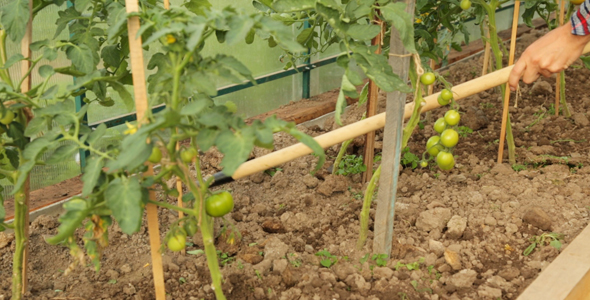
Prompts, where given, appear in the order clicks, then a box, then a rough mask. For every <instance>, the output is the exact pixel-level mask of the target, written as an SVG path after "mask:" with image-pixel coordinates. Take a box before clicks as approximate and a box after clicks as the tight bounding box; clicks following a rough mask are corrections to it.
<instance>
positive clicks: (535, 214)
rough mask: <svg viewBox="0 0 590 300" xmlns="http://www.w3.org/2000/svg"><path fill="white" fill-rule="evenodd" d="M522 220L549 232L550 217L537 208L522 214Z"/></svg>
mask: <svg viewBox="0 0 590 300" xmlns="http://www.w3.org/2000/svg"><path fill="white" fill-rule="evenodd" d="M522 220H523V221H525V222H526V223H529V224H531V225H533V226H535V227H537V228H539V229H542V230H551V226H552V221H551V217H549V215H548V214H547V213H546V212H545V211H543V210H542V209H541V208H539V207H533V208H531V209H530V210H528V211H527V212H526V213H525V214H524V217H523V218H522Z"/></svg>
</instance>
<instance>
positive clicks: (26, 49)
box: [15, 0, 33, 294]
mask: <svg viewBox="0 0 590 300" xmlns="http://www.w3.org/2000/svg"><path fill="white" fill-rule="evenodd" d="M32 42H33V0H29V22H27V28H26V29H25V36H24V37H23V39H22V41H21V54H22V55H23V56H24V57H25V58H32V51H31V47H30V46H31V43H32ZM30 67H31V61H30V60H27V59H24V60H22V61H21V74H23V75H24V74H27V72H28V71H29V68H30ZM20 88H21V92H23V93H26V92H28V91H29V90H30V89H31V75H29V76H27V79H25V80H23V83H22V85H21V87H20ZM25 122H26V123H28V122H29V117H25ZM26 125H27V124H25V126H26ZM30 188H31V176H30V175H27V179H26V181H25V184H24V186H23V191H24V194H25V195H24V196H25V197H24V198H25V201H24V203H23V204H24V210H25V212H24V222H23V223H24V228H23V229H24V230H23V233H24V241H25V244H24V250H23V264H22V293H23V294H24V293H25V292H26V291H27V285H28V282H29V281H28V280H27V276H28V275H27V268H28V264H27V262H28V260H29V207H30V198H31V197H30V195H29V192H30ZM15 200H16V197H15ZM15 216H16V214H15Z"/></svg>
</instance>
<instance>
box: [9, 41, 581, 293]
mask: <svg viewBox="0 0 590 300" xmlns="http://www.w3.org/2000/svg"><path fill="white" fill-rule="evenodd" d="M541 34H542V32H538V31H533V32H532V33H531V34H528V35H525V36H524V37H523V38H522V39H521V40H520V41H519V45H520V46H519V52H522V50H523V49H524V46H523V45H527V44H529V43H530V42H532V41H533V40H535V39H536V38H538V36H540V35H541ZM577 66H581V63H580V62H578V63H577ZM480 72H481V58H476V59H474V60H472V61H468V62H461V63H459V64H457V65H454V66H452V67H451V68H450V69H449V70H448V72H442V74H443V75H445V76H446V78H447V79H448V80H449V81H450V82H452V83H455V84H456V83H460V82H464V81H467V80H470V79H472V78H474V77H476V76H478V74H480ZM566 75H567V81H568V85H567V95H568V99H567V100H568V102H569V104H570V106H571V109H572V112H574V113H575V114H574V116H573V117H572V118H564V117H562V116H559V117H556V116H550V115H549V113H548V111H549V110H550V108H551V104H552V103H553V101H554V89H555V79H554V78H550V79H540V80H539V81H538V82H537V83H536V84H535V85H531V86H527V85H524V84H522V85H521V95H520V97H519V101H518V108H514V107H512V108H511V118H512V122H513V126H514V127H513V128H514V136H515V139H516V146H517V165H518V167H515V169H517V170H518V171H515V170H514V169H513V168H511V166H510V165H508V164H496V163H495V161H496V155H497V148H498V146H497V139H498V137H499V132H500V122H501V100H500V99H499V97H500V94H499V93H498V92H497V91H495V90H490V91H487V92H483V93H480V94H479V95H476V96H472V97H470V98H468V99H464V100H461V101H460V102H459V104H460V105H461V112H463V115H462V123H461V125H462V126H468V127H470V128H471V129H473V132H472V133H468V134H466V136H465V137H462V138H461V140H460V142H459V145H458V146H457V148H456V150H455V152H454V154H455V155H456V159H457V165H456V168H455V169H453V170H452V171H450V172H442V171H440V170H438V169H437V168H436V167H435V166H434V164H431V166H432V167H429V168H426V169H419V168H418V169H412V168H411V166H406V168H405V169H404V170H403V171H402V173H401V175H400V181H399V190H398V194H397V195H398V197H397V200H396V213H395V215H396V220H395V223H394V242H393V245H392V248H393V250H392V253H390V254H391V259H390V260H388V261H385V262H379V264H378V262H377V260H374V259H373V257H372V256H368V259H363V258H365V257H366V255H367V254H369V253H370V252H371V245H372V229H373V228H372V224H371V225H370V230H371V231H370V232H369V239H368V241H367V244H366V246H365V248H364V249H362V250H360V251H357V250H356V239H357V237H358V231H359V213H360V209H361V200H360V199H359V196H360V195H361V193H362V192H363V191H364V187H363V185H362V184H361V182H360V175H350V176H346V177H345V176H333V175H330V174H329V173H328V171H327V168H328V166H329V165H330V164H331V161H330V162H329V163H328V164H327V165H326V166H324V167H323V168H322V170H321V171H319V172H318V173H317V174H316V175H315V176H313V175H310V171H311V170H312V169H313V168H314V167H315V164H316V158H314V157H312V156H307V157H302V158H299V159H297V160H294V161H292V162H289V163H286V164H284V165H282V166H280V167H279V168H278V169H274V170H273V171H272V172H263V173H258V174H255V175H252V176H250V177H248V178H246V179H243V180H239V181H238V182H233V183H230V184H227V185H225V186H223V188H224V189H227V190H230V191H231V192H232V193H233V195H234V198H235V202H236V207H235V209H234V211H233V213H232V214H231V217H228V218H227V220H228V221H229V222H231V223H233V224H234V225H235V227H236V228H237V230H238V231H239V232H240V233H241V236H242V238H241V240H239V241H238V242H236V243H235V244H233V245H230V244H228V243H227V242H226V238H225V235H223V234H220V235H219V237H218V238H217V247H218V250H219V251H221V253H223V254H224V255H225V256H227V257H229V258H230V259H227V260H226V261H225V262H223V263H222V273H223V276H224V279H225V283H224V292H225V294H226V296H227V298H228V299H238V300H241V299H281V300H290V299H301V300H303V299H314V300H315V299H321V300H323V299H371V300H374V299H381V300H388V299H431V300H435V299H516V298H517V296H518V295H519V294H520V293H521V292H522V291H523V290H524V289H525V288H526V287H527V286H528V285H529V284H530V282H532V281H533V280H534V279H535V278H536V276H537V275H538V274H539V273H540V271H541V270H542V269H543V268H545V267H546V266H547V265H549V263H550V262H551V261H552V260H553V259H554V258H555V257H556V256H557V255H558V254H559V250H557V249H555V248H554V247H552V246H549V245H539V246H538V247H537V248H536V249H535V251H533V253H532V254H531V255H528V256H524V255H523V251H524V250H525V249H526V248H527V247H529V245H530V244H531V241H530V238H532V237H533V236H540V235H542V234H544V233H551V232H556V233H560V234H563V235H564V240H562V242H563V247H567V245H568V243H570V242H571V241H572V240H573V239H574V238H575V237H576V235H577V234H578V233H579V232H580V231H581V230H582V229H583V228H584V227H585V226H587V225H588V223H589V215H588V212H589V207H590V198H588V196H589V195H590V181H588V180H587V178H588V174H590V167H589V166H590V164H589V163H590V157H589V154H590V153H589V150H590V149H589V146H590V144H589V143H588V141H589V140H590V133H589V127H588V125H589V124H590V121H589V120H588V117H587V111H588V110H589V109H590V92H589V91H588V87H587V86H585V85H584V84H582V83H583V82H586V81H587V80H586V79H587V78H588V77H590V71H589V70H586V69H583V68H578V67H574V66H572V67H571V68H570V69H568V70H567V72H566ZM381 98H382V99H381V100H382V101H381V104H380V107H379V110H380V111H383V110H384V96H383V95H382V97H381ZM409 101H410V100H409ZM364 110H365V107H364V106H362V107H358V108H357V107H355V108H353V109H351V110H350V111H349V112H348V113H347V115H346V117H345V122H346V123H352V122H354V121H357V120H359V119H360V116H361V115H362V112H363V111H364ZM446 110H447V109H446V108H440V109H437V110H435V111H433V112H432V116H431V118H432V120H436V118H438V117H440V116H442V115H443V114H444V112H445V111H446ZM531 124H532V125H531ZM336 127H337V126H336V125H334V122H333V120H331V119H328V120H326V122H325V124H324V126H323V128H324V129H321V128H320V127H319V126H313V127H310V128H305V127H303V126H300V128H301V129H302V130H304V131H305V132H306V133H308V134H310V135H313V136H316V135H319V134H322V133H325V132H326V131H328V130H331V129H334V128H336ZM433 133H434V131H433V130H432V126H431V125H430V124H426V125H425V126H424V128H423V129H418V130H416V132H415V133H414V135H413V137H412V139H411V141H410V145H409V146H410V150H411V152H412V153H415V154H417V155H419V156H421V153H422V152H423V151H424V147H425V144H426V140H427V139H428V138H429V137H430V136H432V135H433ZM382 137H383V132H382V131H379V132H377V143H376V146H377V148H378V149H376V153H380V152H381V149H379V148H380V145H381V144H382V143H381V140H382ZM275 142H276V149H277V150H278V149H280V148H283V147H286V146H288V145H290V144H292V143H294V139H292V138H290V137H288V136H285V135H282V134H277V135H276V136H275ZM363 144H364V137H359V138H356V139H355V141H354V143H353V145H352V146H351V148H350V149H349V153H351V154H357V155H359V154H361V153H362V150H363V148H362V147H363ZM338 150H339V146H334V147H331V148H329V149H327V154H328V156H329V157H330V159H331V160H333V159H334V157H335V156H336V154H337V151H338ZM264 154H265V151H263V150H257V151H255V152H254V153H253V156H256V157H257V156H261V155H264ZM220 158H221V157H220V156H219V154H218V153H216V152H209V153H207V154H206V155H204V156H203V157H201V160H202V165H203V166H204V168H205V169H206V173H214V172H216V171H218V170H219V167H218V164H219V162H220ZM505 161H507V159H506V160H505ZM271 174H272V176H271ZM162 200H166V201H170V202H171V203H173V202H174V201H175V199H172V198H170V199H162ZM373 206H375V203H374V204H373ZM374 213H375V212H374V208H373V210H372V211H371V217H372V218H373V217H374ZM159 215H160V221H161V228H162V229H161V230H162V233H161V236H162V238H163V237H164V234H165V231H166V229H167V228H168V225H169V224H170V223H172V222H173V221H174V220H176V218H177V214H176V213H174V212H170V211H166V210H160V211H159ZM372 218H371V219H372ZM371 222H372V221H371ZM58 225H59V223H58V222H57V216H42V217H40V218H38V219H37V220H35V221H34V222H33V223H32V224H31V247H30V249H31V255H30V264H29V266H28V269H29V271H28V272H29V275H30V278H31V279H30V284H29V292H28V298H27V299H153V298H154V295H153V280H152V278H151V265H150V264H149V263H150V257H149V245H148V235H147V231H146V227H145V226H144V227H142V229H141V231H140V232H139V233H137V234H134V235H132V236H128V235H126V234H123V233H122V232H121V231H120V229H119V228H118V227H117V226H116V225H114V226H112V228H110V230H109V233H110V241H111V245H110V246H109V247H108V248H107V249H106V250H105V251H104V255H103V259H102V268H101V270H100V271H99V272H95V271H94V270H93V269H92V268H90V267H87V268H85V267H79V268H78V269H76V270H74V271H73V272H72V274H70V275H68V276H64V274H63V271H64V270H66V269H67V268H68V265H69V264H70V263H71V262H72V261H73V260H72V258H71V257H70V255H69V253H68V249H67V248H64V247H59V246H58V247H55V246H49V245H47V244H46V243H45V242H44V241H43V237H44V236H45V235H51V234H55V233H56V229H57V226H58ZM78 234H79V237H81V235H82V233H81V232H79V233H78ZM193 242H194V245H193V246H190V247H188V248H187V250H189V251H190V250H196V249H200V248H202V247H200V245H201V242H200V240H199V238H198V237H197V236H196V237H195V238H194V239H193ZM13 250H14V243H12V242H11V240H10V236H7V235H3V234H0V257H1V260H0V300H5V299H10V296H9V294H10V274H11V261H12V260H11V257H12V251H13ZM321 250H326V251H327V252H329V253H330V254H331V255H333V256H335V258H336V259H337V262H336V263H335V264H334V265H333V266H330V267H324V266H322V265H321V260H322V259H323V257H321V256H318V255H317V253H318V252H319V251H321ZM163 258H164V262H165V267H164V269H165V279H166V291H167V293H168V297H167V299H190V300H193V299H214V295H213V291H212V289H211V286H210V278H209V273H208V270H207V267H206V261H205V257H204V256H203V255H190V254H179V253H172V252H170V251H168V250H166V251H164V252H163ZM408 265H409V266H408Z"/></svg>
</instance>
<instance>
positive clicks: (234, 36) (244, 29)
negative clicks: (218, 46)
mask: <svg viewBox="0 0 590 300" xmlns="http://www.w3.org/2000/svg"><path fill="white" fill-rule="evenodd" d="M252 26H254V20H253V19H252V18H250V17H242V18H240V17H234V18H232V19H231V21H230V23H229V28H230V30H229V31H228V32H227V34H226V35H225V41H226V42H227V44H228V45H234V44H236V43H238V42H241V41H242V40H244V39H245V38H246V36H247V35H248V33H249V32H250V29H251V28H252Z"/></svg>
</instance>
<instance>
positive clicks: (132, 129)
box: [123, 122, 137, 135]
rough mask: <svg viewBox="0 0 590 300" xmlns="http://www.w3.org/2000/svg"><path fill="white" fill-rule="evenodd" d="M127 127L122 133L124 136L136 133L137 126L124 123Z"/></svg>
mask: <svg viewBox="0 0 590 300" xmlns="http://www.w3.org/2000/svg"><path fill="white" fill-rule="evenodd" d="M125 125H126V126H127V130H125V131H123V134H125V135H132V134H134V133H136V132H137V126H135V125H132V124H130V123H129V122H125Z"/></svg>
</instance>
